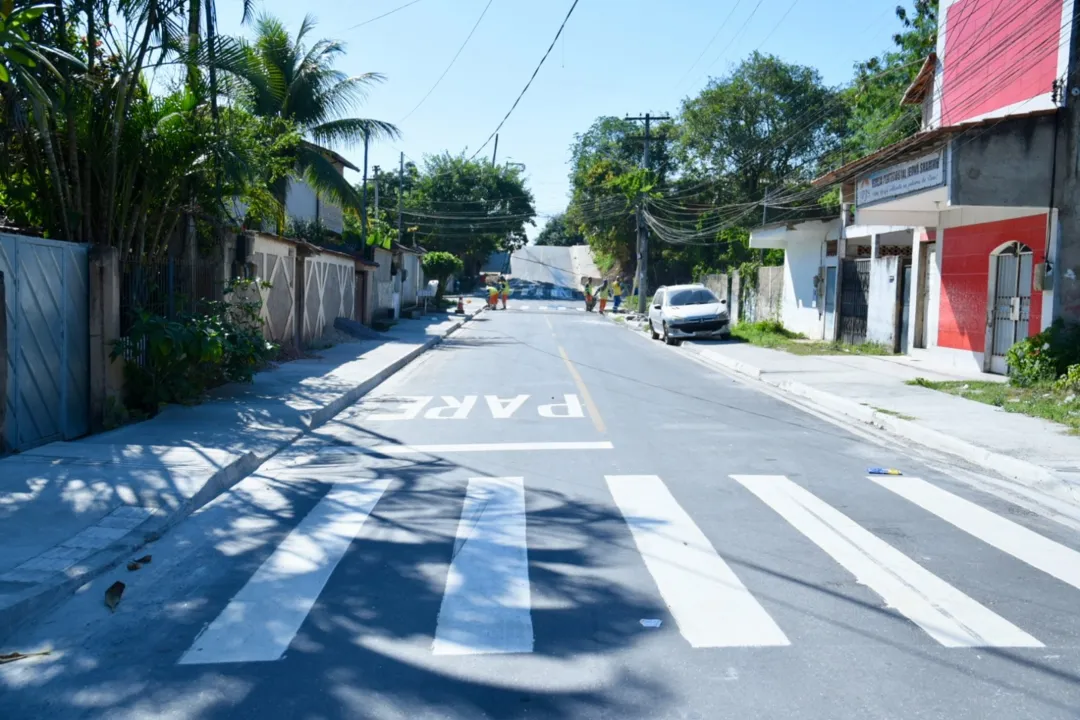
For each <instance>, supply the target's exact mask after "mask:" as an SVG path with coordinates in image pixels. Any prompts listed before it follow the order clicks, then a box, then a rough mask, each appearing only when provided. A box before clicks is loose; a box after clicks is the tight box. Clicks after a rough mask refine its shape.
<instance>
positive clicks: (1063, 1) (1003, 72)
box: [935, 0, 1073, 126]
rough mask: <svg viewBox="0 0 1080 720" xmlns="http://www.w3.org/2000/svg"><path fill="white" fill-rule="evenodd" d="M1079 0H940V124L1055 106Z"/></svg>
mask: <svg viewBox="0 0 1080 720" xmlns="http://www.w3.org/2000/svg"><path fill="white" fill-rule="evenodd" d="M1072 8H1073V0H1016V1H1015V2H1004V3H1003V2H1001V1H1000V0H941V2H940V3H939V4H938V17H939V31H938V45H937V55H938V58H939V63H938V66H939V69H938V73H937V76H936V78H935V82H936V85H937V87H938V88H940V92H939V93H938V95H937V96H936V107H935V117H936V118H937V122H936V124H938V125H946V126H947V125H955V124H957V123H961V122H964V121H967V120H974V119H981V118H985V117H1001V116H1004V115H1009V114H1016V113H1020V112H1031V111H1033V110H1039V109H1043V108H1048V107H1052V103H1051V100H1050V89H1051V83H1052V82H1053V81H1054V78H1056V77H1060V76H1063V75H1064V74H1065V72H1066V70H1067V67H1068V50H1069V40H1070V37H1071V22H1070V19H1071V18H1072Z"/></svg>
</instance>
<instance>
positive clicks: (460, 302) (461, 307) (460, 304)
mask: <svg viewBox="0 0 1080 720" xmlns="http://www.w3.org/2000/svg"><path fill="white" fill-rule="evenodd" d="M454 313H455V314H457V315H464V314H465V298H463V297H461V296H460V295H459V296H458V299H457V310H455V311H454Z"/></svg>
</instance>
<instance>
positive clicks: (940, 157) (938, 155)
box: [855, 148, 945, 207]
mask: <svg viewBox="0 0 1080 720" xmlns="http://www.w3.org/2000/svg"><path fill="white" fill-rule="evenodd" d="M944 184H945V150H944V148H942V149H941V150H938V151H937V152H934V153H932V154H930V155H924V156H922V157H920V158H916V159H914V160H910V161H908V162H904V163H900V164H898V165H893V166H891V167H887V168H882V169H881V170H875V171H874V172H872V173H870V174H868V175H863V176H861V177H860V178H859V180H858V183H857V184H856V193H855V202H856V203H857V204H858V205H859V206H860V207H865V206H866V205H871V204H873V203H879V202H884V201H885V200H892V199H893V198H898V197H901V196H903V195H910V194H911V193H915V192H921V191H923V190H930V189H932V188H936V187H941V186H942V185H944Z"/></svg>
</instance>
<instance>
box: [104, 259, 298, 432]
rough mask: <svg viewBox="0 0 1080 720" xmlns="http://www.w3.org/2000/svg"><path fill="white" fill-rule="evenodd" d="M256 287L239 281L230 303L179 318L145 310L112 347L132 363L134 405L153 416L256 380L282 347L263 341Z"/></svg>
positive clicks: (130, 399)
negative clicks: (222, 388)
mask: <svg viewBox="0 0 1080 720" xmlns="http://www.w3.org/2000/svg"><path fill="white" fill-rule="evenodd" d="M254 287H255V284H254V281H250V280H243V281H234V282H233V283H231V284H230V285H229V286H228V287H227V288H226V300H225V301H221V302H212V303H209V304H208V306H207V310H206V312H204V313H197V314H192V315H185V316H181V317H178V318H177V319H175V320H170V319H168V318H165V317H162V316H160V315H155V314H153V313H149V312H146V311H142V312H140V313H139V314H138V316H137V318H136V320H135V323H134V324H133V325H132V327H131V330H130V332H129V333H128V335H127V337H124V338H121V339H120V340H119V341H117V342H116V343H115V344H114V346H113V349H112V357H113V358H114V359H117V358H124V359H125V361H126V363H125V365H124V375H125V381H126V383H125V395H126V401H127V405H128V407H130V408H131V409H132V410H135V411H137V412H140V413H147V414H150V415H153V414H155V413H156V412H157V411H158V410H159V409H160V408H161V407H162V406H163V405H166V404H168V403H182V404H191V403H194V402H198V400H199V399H200V398H201V397H202V395H203V394H204V393H205V392H206V391H207V390H209V389H210V388H212V387H216V386H218V385H221V384H224V383H227V382H245V383H246V382H251V380H252V378H253V377H254V375H255V373H256V372H257V371H258V370H259V368H260V367H262V366H263V365H264V364H265V363H266V361H267V360H269V359H270V357H271V356H272V355H273V353H274V352H275V351H276V349H277V348H276V346H275V345H274V344H273V343H269V342H267V341H266V340H265V339H263V336H262V332H261V329H262V320H261V318H260V316H259V311H260V309H261V302H260V301H259V300H257V299H253V297H252V296H253V294H252V290H253V289H254ZM254 298H258V293H257V292H255V293H254Z"/></svg>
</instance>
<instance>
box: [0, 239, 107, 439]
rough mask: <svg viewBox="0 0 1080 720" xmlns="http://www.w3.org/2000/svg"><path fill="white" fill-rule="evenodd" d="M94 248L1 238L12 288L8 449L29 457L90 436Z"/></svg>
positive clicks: (0, 264)
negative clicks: (90, 251) (29, 452)
mask: <svg viewBox="0 0 1080 720" xmlns="http://www.w3.org/2000/svg"><path fill="white" fill-rule="evenodd" d="M88 269H89V268H88V257H87V247H86V246H85V245H78V244H75V243H66V242H57V241H55V240H42V239H40V238H28V237H22V236H16V235H0V271H2V272H3V273H4V277H5V278H6V279H8V282H7V308H8V317H7V323H8V353H7V355H8V357H7V362H8V393H7V397H8V406H7V408H5V409H4V410H5V412H6V413H7V418H8V422H7V424H6V427H5V436H6V437H5V438H4V440H5V445H6V446H7V447H9V448H13V449H16V450H25V449H28V448H31V447H34V446H35V445H41V444H43V443H47V442H51V441H53V440H70V439H72V438H76V437H78V436H80V435H84V434H86V432H87V430H88V429H89V402H90V331H89V317H88V315H89V313H88V310H89V286H88Z"/></svg>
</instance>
